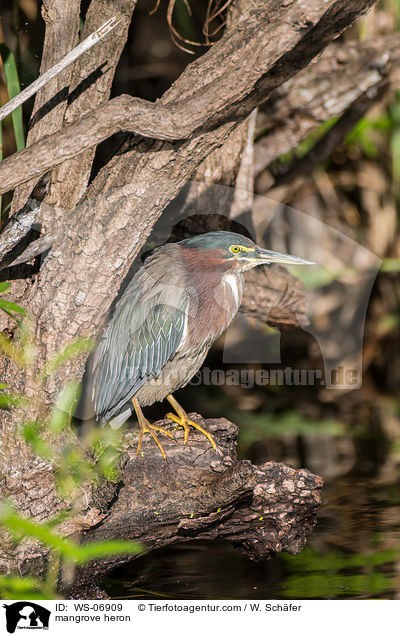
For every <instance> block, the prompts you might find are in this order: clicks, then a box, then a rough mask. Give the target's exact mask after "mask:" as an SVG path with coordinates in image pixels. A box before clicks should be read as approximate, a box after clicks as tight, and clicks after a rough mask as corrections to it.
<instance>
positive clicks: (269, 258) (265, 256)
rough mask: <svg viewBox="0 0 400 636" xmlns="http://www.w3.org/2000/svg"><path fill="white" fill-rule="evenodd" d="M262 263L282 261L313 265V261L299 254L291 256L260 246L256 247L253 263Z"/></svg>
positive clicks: (284, 262)
mask: <svg viewBox="0 0 400 636" xmlns="http://www.w3.org/2000/svg"><path fill="white" fill-rule="evenodd" d="M262 263H264V264H268V263H282V264H283V265H315V263H314V262H313V261H306V259H305V258H300V257H299V256H291V254H281V253H280V252H271V250H264V249H262V248H261V247H257V248H256V255H255V257H254V264H258V265H261V264H262Z"/></svg>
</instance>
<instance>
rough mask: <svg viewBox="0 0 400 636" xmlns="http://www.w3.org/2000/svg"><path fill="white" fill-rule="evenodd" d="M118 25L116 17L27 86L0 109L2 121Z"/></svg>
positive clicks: (0, 119)
mask: <svg viewBox="0 0 400 636" xmlns="http://www.w3.org/2000/svg"><path fill="white" fill-rule="evenodd" d="M117 24H119V20H118V21H117V18H116V17H115V16H114V17H113V18H111V19H110V20H108V21H107V22H105V23H104V24H103V25H102V26H101V27H100V28H99V29H97V31H95V32H94V33H92V34H91V35H89V37H88V38H86V40H83V42H81V43H80V44H78V46H76V47H75V48H74V49H72V51H70V52H69V53H68V54H67V55H66V56H65V57H63V58H62V60H60V61H59V62H58V63H57V64H55V65H54V66H53V67H52V68H50V69H49V70H48V71H46V73H43V75H40V76H39V77H38V78H37V80H35V81H34V82H32V84H30V85H29V86H27V87H26V88H25V89H24V90H23V91H21V92H20V93H19V94H18V95H16V96H15V97H14V99H11V100H10V101H9V102H7V104H5V105H4V106H2V107H1V108H0V121H2V119H5V118H6V117H7V115H10V114H11V113H12V112H13V111H14V110H15V109H16V108H18V106H21V105H22V104H24V103H25V102H26V101H27V100H28V99H29V98H30V97H32V95H35V93H37V92H38V91H39V90H40V89H41V88H42V87H43V86H45V85H46V84H47V83H48V82H50V80H52V79H53V77H56V75H58V74H59V73H61V71H63V70H64V69H65V68H67V66H69V65H70V64H72V62H75V60H77V59H78V57H80V56H81V55H83V53H85V52H86V51H88V50H89V49H90V48H92V46H94V45H95V44H97V42H99V41H100V40H101V39H102V38H104V37H105V36H106V35H107V34H108V33H109V32H110V31H112V30H113V29H114V28H115V27H116V26H117Z"/></svg>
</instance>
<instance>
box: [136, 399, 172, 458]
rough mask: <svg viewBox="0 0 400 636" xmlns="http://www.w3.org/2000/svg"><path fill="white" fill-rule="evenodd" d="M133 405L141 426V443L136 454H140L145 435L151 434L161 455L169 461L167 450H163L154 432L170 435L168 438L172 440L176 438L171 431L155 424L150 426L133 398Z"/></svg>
mask: <svg viewBox="0 0 400 636" xmlns="http://www.w3.org/2000/svg"><path fill="white" fill-rule="evenodd" d="M132 404H133V408H134V409H135V413H136V417H137V419H138V424H139V441H138V445H137V451H136V454H137V455H139V453H140V449H141V447H142V441H143V435H144V434H145V433H150V435H151V436H152V438H153V439H154V441H155V443H156V444H157V446H158V448H159V449H160V452H161V455H162V456H163V457H164V459H167V455H166V453H165V450H164V449H163V447H162V445H161V444H160V442H159V441H158V438H157V435H155V433H153V431H159V432H160V433H164V435H168V437H171V438H172V439H174V436H173V435H172V434H171V433H170V432H169V431H166V430H165V429H164V428H161V426H155V425H154V424H150V422H149V420H148V419H146V418H145V416H144V414H143V411H142V409H141V406H140V404H139V402H138V400H137V399H136V398H132Z"/></svg>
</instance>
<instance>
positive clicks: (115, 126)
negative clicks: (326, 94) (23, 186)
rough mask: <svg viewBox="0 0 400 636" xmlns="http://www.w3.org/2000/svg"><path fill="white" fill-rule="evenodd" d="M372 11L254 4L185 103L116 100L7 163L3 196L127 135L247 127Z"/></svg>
mask: <svg viewBox="0 0 400 636" xmlns="http://www.w3.org/2000/svg"><path fill="white" fill-rule="evenodd" d="M372 4H374V0H367V1H362V0H347V1H345V0H331V1H330V2H317V3H316V2H315V1H314V2H313V1H312V0H304V2H302V7H301V11H300V12H299V7H298V5H297V3H293V4H292V5H289V6H282V3H281V2H278V1H277V0H270V1H269V2H264V1H261V0H255V2H253V3H252V6H251V8H250V9H249V11H248V12H246V13H244V14H243V15H242V16H241V18H240V19H239V23H238V27H237V28H235V29H232V30H230V31H228V32H227V33H226V35H225V36H224V37H223V38H222V39H221V40H220V41H219V42H217V43H216V44H215V45H214V46H213V47H212V49H211V50H210V51H209V52H208V53H207V54H206V55H204V56H203V57H202V58H200V59H199V60H198V61H196V62H194V63H193V64H191V65H190V66H189V67H188V69H187V70H186V71H185V73H183V75H182V76H181V78H180V82H179V85H180V91H179V93H178V95H177V94H176V93H177V91H176V89H175V90H173V91H172V92H171V91H168V92H167V93H166V94H165V95H164V96H163V98H162V99H161V100H160V101H159V102H158V103H156V104H151V103H149V102H145V101H143V100H140V99H135V98H131V97H128V96H120V97H118V98H115V99H114V100H111V101H110V102H109V103H108V104H105V105H104V106H102V107H101V108H99V109H97V111H96V112H91V113H89V114H88V115H86V116H85V117H83V118H82V119H81V120H79V121H78V122H76V123H74V124H72V125H70V126H68V127H66V128H64V129H63V130H61V131H60V132H58V133H56V134H55V135H52V136H51V137H46V138H45V139H43V140H42V141H41V142H39V143H37V144H35V145H34V146H31V147H29V148H27V149H25V150H23V151H21V152H19V153H16V154H15V155H13V156H12V157H10V158H8V159H6V160H5V161H4V162H2V164H1V165H0V182H1V186H0V193H3V192H7V191H8V190H10V189H12V188H14V187H15V186H16V185H18V184H19V183H23V182H24V181H26V180H28V179H30V178H32V177H37V176H40V175H41V174H42V173H43V172H45V171H47V170H48V169H49V168H51V167H52V166H54V165H58V164H60V163H62V162H63V161H65V160H66V159H70V158H72V157H74V156H76V155H77V154H80V153H81V152H83V151H84V150H86V149H88V148H91V147H93V146H95V145H97V144H98V143H99V142H100V141H103V140H104V139H106V138H107V137H109V136H110V135H112V134H114V133H116V132H119V131H122V130H130V131H132V132H135V133H136V134H139V135H142V136H145V137H152V138H156V139H163V140H179V139H187V138H189V137H190V136H191V135H193V134H194V133H196V134H197V135H198V134H202V133H204V132H207V131H210V130H213V129H215V128H216V127H217V126H221V125H223V124H224V123H226V122H230V121H240V120H242V119H243V118H244V117H246V116H247V115H249V114H250V112H251V111H252V110H253V109H254V108H255V107H256V106H257V105H258V104H259V103H260V102H262V101H263V100H265V98H266V96H267V95H268V94H269V93H271V91H272V90H274V89H275V88H276V87H277V86H279V85H281V84H282V83H283V82H284V81H286V80H287V79H288V78H289V77H290V76H291V75H293V74H295V73H297V72H298V71H299V70H301V69H302V68H304V67H305V66H306V65H307V64H308V63H309V62H310V60H311V59H312V58H313V57H315V55H316V54H317V53H319V52H320V51H321V50H322V49H323V48H324V47H325V46H326V45H327V44H328V43H329V41H330V40H331V39H332V38H333V37H335V36H336V35H337V34H338V33H340V32H341V31H342V30H343V29H344V28H346V27H347V26H348V25H349V24H351V22H352V21H353V20H354V19H355V18H356V17H357V15H359V14H360V13H361V12H364V11H366V10H367V9H368V8H369V7H370V6H372ZM227 60H228V62H227ZM17 165H18V170H17V168H16V167H17Z"/></svg>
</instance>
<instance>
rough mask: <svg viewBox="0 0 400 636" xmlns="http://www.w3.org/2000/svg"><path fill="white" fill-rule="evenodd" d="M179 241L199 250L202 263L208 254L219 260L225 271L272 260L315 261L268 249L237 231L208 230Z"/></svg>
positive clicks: (243, 269)
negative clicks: (205, 232)
mask: <svg viewBox="0 0 400 636" xmlns="http://www.w3.org/2000/svg"><path fill="white" fill-rule="evenodd" d="M179 244H180V245H182V246H184V247H185V248H189V249H193V250H197V252H194V254H198V256H199V260H201V261H202V262H203V263H204V259H205V258H207V257H208V258H209V259H210V263H213V264H214V265H218V264H220V266H221V268H223V269H224V270H225V271H226V270H227V269H229V268H232V269H233V270H236V271H241V272H244V271H246V270H247V269H251V268H252V267H256V266H257V265H269V264H270V263H282V264H283V265H314V263H313V262H312V261H306V260H305V259H304V258H299V257H298V256H291V255H290V254H281V253H279V252H272V251H270V250H265V249H263V248H262V247H259V246H258V245H256V244H255V243H254V242H253V241H252V240H251V239H249V238H246V237H245V236H243V235H242V234H236V233H235V232H222V231H221V232H208V233H207V234H200V235H198V236H194V237H192V238H189V239H185V240H184V241H180V243H179Z"/></svg>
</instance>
